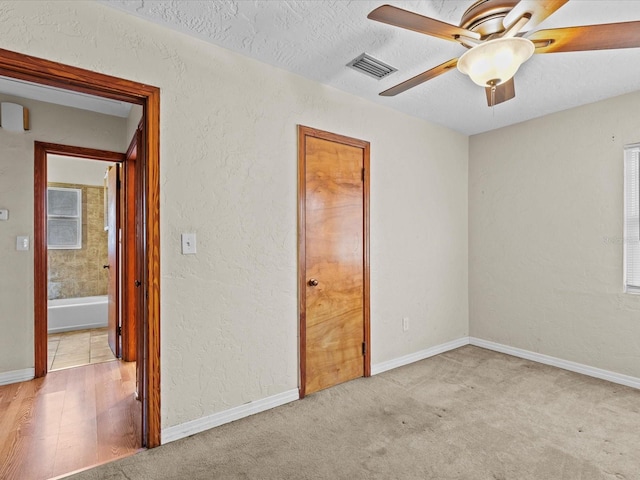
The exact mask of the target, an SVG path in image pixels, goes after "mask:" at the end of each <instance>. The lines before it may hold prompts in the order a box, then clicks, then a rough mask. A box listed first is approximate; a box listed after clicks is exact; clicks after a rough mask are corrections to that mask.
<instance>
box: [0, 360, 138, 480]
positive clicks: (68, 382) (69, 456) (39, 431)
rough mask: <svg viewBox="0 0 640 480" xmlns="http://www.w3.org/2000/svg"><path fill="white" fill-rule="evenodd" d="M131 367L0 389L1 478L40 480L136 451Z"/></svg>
mask: <svg viewBox="0 0 640 480" xmlns="http://www.w3.org/2000/svg"><path fill="white" fill-rule="evenodd" d="M135 366H136V364H135V362H130V363H126V362H121V361H112V362H104V363H97V364H91V365H86V366H82V367H77V368H68V369H65V370H60V371H55V372H51V373H49V374H48V375H47V376H45V377H44V378H38V379H35V380H31V381H28V382H22V383H15V384H11V385H5V386H1V387H0V412H2V413H1V414H0V458H2V459H3V462H2V463H1V464H0V478H2V479H3V480H14V479H15V480H18V479H26V478H28V479H30V480H44V479H48V478H52V477H56V476H58V475H62V474H65V473H69V472H72V471H75V470H79V469H83V468H86V467H89V466H91V465H96V464H98V463H104V462H106V461H109V460H113V459H116V458H120V457H124V456H128V455H132V454H133V453H135V452H136V451H138V450H139V448H140V447H139V446H140V432H141V427H140V402H137V401H136V400H135V398H134V393H135V379H136V377H135V375H136V367H135Z"/></svg>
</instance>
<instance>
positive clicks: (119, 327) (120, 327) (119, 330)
mask: <svg viewBox="0 0 640 480" xmlns="http://www.w3.org/2000/svg"><path fill="white" fill-rule="evenodd" d="M116 334H117V335H119V336H122V326H121V325H118V328H116Z"/></svg>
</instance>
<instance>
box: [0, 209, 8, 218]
mask: <svg viewBox="0 0 640 480" xmlns="http://www.w3.org/2000/svg"><path fill="white" fill-rule="evenodd" d="M0 220H9V210H7V209H6V208H0Z"/></svg>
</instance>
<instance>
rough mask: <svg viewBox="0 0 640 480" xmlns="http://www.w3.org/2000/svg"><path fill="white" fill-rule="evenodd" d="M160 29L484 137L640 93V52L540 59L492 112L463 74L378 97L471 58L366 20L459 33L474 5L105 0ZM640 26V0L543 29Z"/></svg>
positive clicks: (458, 1) (601, 0)
mask: <svg viewBox="0 0 640 480" xmlns="http://www.w3.org/2000/svg"><path fill="white" fill-rule="evenodd" d="M102 3H104V4H106V5H109V6H112V7H115V8H118V9H121V10H124V11H126V12H128V13H131V14H133V15H136V16H138V17H141V18H144V19H147V20H149V21H152V22H154V23H157V24H160V25H164V26H166V27H169V28H172V29H175V30H178V31H181V32H184V33H187V34H189V35H193V36H195V37H198V38H201V39H203V40H206V41H208V42H211V43H214V44H216V45H219V46H222V47H225V48H228V49H230V50H233V51H236V52H239V53H242V54H244V55H247V56H249V57H253V58H255V59H258V60H260V61H263V62H266V63H268V64H271V65H275V66H277V67H280V68H283V69H285V70H289V71H291V72H294V73H297V74H299V75H302V76H304V77H307V78H310V79H312V80H316V81H318V82H320V83H323V84H327V85H331V86H333V87H335V88H338V89H340V90H344V91H346V92H349V93H352V94H354V95H358V96H360V97H363V98H366V99H369V100H371V101H374V102H377V103H380V104H382V105H386V106H388V107H390V108H393V109H396V110H399V111H402V112H405V113H408V114H410V115H414V116H416V117H420V118H423V119H425V120H428V121H430V122H434V123H438V124H441V125H444V126H446V127H449V128H452V129H454V130H457V131H460V132H462V133H465V134H475V133H480V132H484V131H487V130H492V129H495V128H500V127H503V126H506V125H510V124H514V123H518V122H522V121H524V120H528V119H531V118H535V117H539V116H542V115H546V114H549V113H552V112H556V111H560V110H565V109H568V108H571V107H575V106H578V105H583V104H586V103H592V102H595V101H598V100H601V99H604V98H609V97H613V96H616V95H621V94H624V93H628V92H632V91H635V90H638V89H639V87H640V83H639V82H638V79H639V78H640V48H631V49H625V50H604V51H596V52H575V53H553V54H546V55H534V56H533V57H532V58H531V60H529V61H528V62H527V63H525V64H524V65H523V66H522V67H521V68H520V70H519V72H518V73H517V74H516V78H515V81H516V98H515V99H513V100H510V101H508V102H505V103H503V104H500V105H498V106H496V107H494V109H491V108H489V107H487V104H486V97H485V94H484V90H483V89H482V87H478V86H477V85H475V84H474V83H472V82H471V80H470V79H469V78H468V77H466V76H465V75H463V74H461V73H460V72H458V71H457V70H455V71H451V72H448V73H447V74H445V75H442V76H440V77H437V78H435V79H433V80H430V81H428V82H426V83H424V84H422V85H420V86H417V87H415V88H413V89H411V90H409V91H407V92H405V93H402V94H399V95H398V96H396V97H380V96H378V93H379V92H381V91H383V90H385V89H387V88H389V87H391V86H393V85H396V84H397V83H400V82H402V81H404V80H406V79H408V78H411V77H413V76H414V75H417V74H418V73H421V72H423V71H425V70H428V69H429V68H431V67H434V66H436V65H439V64H440V63H443V62H444V61H446V60H449V59H451V58H454V57H458V56H459V55H460V54H461V53H462V52H464V51H465V49H464V48H463V47H461V46H460V45H458V44H457V43H454V42H448V41H445V40H441V39H438V38H435V37H430V36H427V35H422V34H419V33H415V32H412V31H408V30H403V29H400V28H397V27H392V26H389V25H385V24H381V23H378V22H374V21H371V20H368V19H367V14H368V13H369V12H370V11H371V10H373V9H374V8H376V7H378V6H380V5H382V4H384V3H390V4H392V5H395V6H398V7H401V8H404V9H407V10H411V11H414V12H417V13H420V14H422V15H426V16H429V17H433V18H436V19H439V20H442V21H446V22H449V23H453V24H456V25H457V24H459V21H460V18H461V16H462V14H463V12H464V11H465V9H466V8H467V7H469V6H470V5H471V4H472V3H473V0H420V1H389V0H377V1H370V0H359V1H335V0H332V1H329V0H323V1H320V0H314V1H301V0H286V1H285V0H280V1H276V0H267V1H235V0H226V1H204V0H191V1H181V0H103V1H102ZM630 20H640V1H638V0H623V1H616V0H572V1H570V2H569V3H567V4H566V5H564V6H563V7H562V8H561V9H560V10H558V11H557V12H555V13H554V14H553V15H552V16H551V17H549V18H548V19H547V20H545V21H544V22H543V23H541V24H540V25H539V26H538V27H537V28H536V29H541V28H555V27H566V26H574V25H587V24H594V23H613V22H622V21H630ZM362 52H366V53H368V54H370V55H372V56H374V57H376V58H378V59H380V60H382V61H384V62H386V63H388V64H390V65H392V66H394V67H396V68H397V69H398V72H396V73H394V74H392V75H389V76H388V77H386V78H384V79H382V80H376V79H373V78H371V77H368V76H365V75H363V74H361V73H359V72H356V71H354V70H352V69H350V68H348V67H346V66H345V65H346V64H347V63H348V62H349V61H350V60H352V59H353V58H355V57H356V56H358V55H359V54H361V53H362Z"/></svg>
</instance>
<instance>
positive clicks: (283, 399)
mask: <svg viewBox="0 0 640 480" xmlns="http://www.w3.org/2000/svg"><path fill="white" fill-rule="evenodd" d="M299 398H300V394H299V392H298V389H297V388H294V389H292V390H287V391H286V392H282V393H278V394H276V395H272V396H270V397H266V398H261V399H259V400H255V401H252V402H249V403H245V404H244V405H239V406H237V407H233V408H230V409H228V410H223V411H221V412H216V413H214V414H211V415H207V416H205V417H200V418H197V419H195V420H191V421H189V422H185V423H181V424H178V425H174V426H172V427H168V428H164V429H162V432H161V444H162V445H165V444H167V443H169V442H174V441H176V440H180V439H181V438H185V437H188V436H190V435H194V434H196V433H200V432H203V431H205V430H209V429H210V428H214V427H219V426H220V425H224V424H225V423H230V422H233V421H235V420H240V419H241V418H244V417H248V416H250V415H254V414H256V413H260V412H264V411H265V410H270V409H272V408H275V407H279V406H280V405H284V404H286V403H290V402H293V401H294V400H298V399H299Z"/></svg>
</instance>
